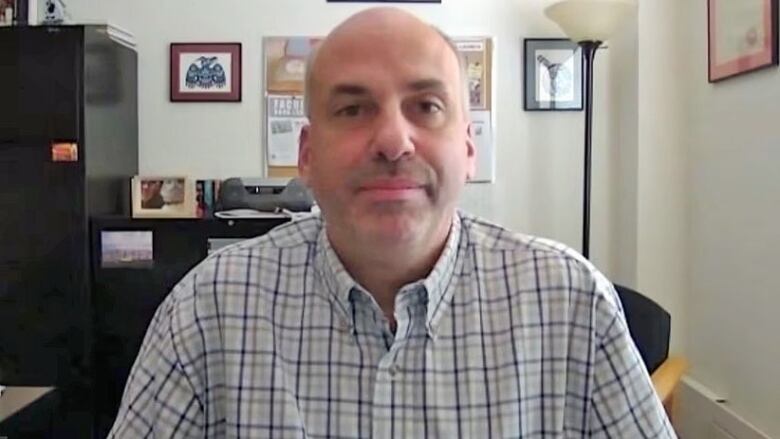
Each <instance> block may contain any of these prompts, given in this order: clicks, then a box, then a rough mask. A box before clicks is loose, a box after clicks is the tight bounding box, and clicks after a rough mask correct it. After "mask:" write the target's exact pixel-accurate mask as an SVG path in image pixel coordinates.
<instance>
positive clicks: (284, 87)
mask: <svg viewBox="0 0 780 439" xmlns="http://www.w3.org/2000/svg"><path fill="white" fill-rule="evenodd" d="M321 41H322V38H320V37H305V36H297V37H265V38H263V52H264V59H265V92H266V93H268V94H288V95H301V96H303V85H304V84H303V83H304V80H305V76H306V59H307V58H308V57H309V54H310V53H311V51H312V50H314V48H315V47H317V45H318V44H319V43H320V42H321Z"/></svg>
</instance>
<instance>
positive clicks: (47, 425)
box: [0, 387, 58, 439]
mask: <svg viewBox="0 0 780 439" xmlns="http://www.w3.org/2000/svg"><path fill="white" fill-rule="evenodd" d="M57 398H58V396H57V391H56V388H55V387H7V388H6V389H5V391H4V392H3V394H2V395H1V396H0V437H1V438H8V439H16V438H49V437H55V434H54V423H55V412H56V410H57V405H58V399H57Z"/></svg>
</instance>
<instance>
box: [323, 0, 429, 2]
mask: <svg viewBox="0 0 780 439" xmlns="http://www.w3.org/2000/svg"><path fill="white" fill-rule="evenodd" d="M328 3H441V0H328Z"/></svg>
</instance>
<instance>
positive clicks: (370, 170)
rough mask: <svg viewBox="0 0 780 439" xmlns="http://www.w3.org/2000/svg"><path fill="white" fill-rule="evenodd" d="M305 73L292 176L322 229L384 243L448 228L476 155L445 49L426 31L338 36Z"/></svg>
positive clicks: (451, 56)
mask: <svg viewBox="0 0 780 439" xmlns="http://www.w3.org/2000/svg"><path fill="white" fill-rule="evenodd" d="M312 73H313V78H312V93H311V95H310V96H309V99H310V108H311V114H310V123H311V125H310V126H308V127H306V128H305V129H304V131H303V133H302V135H301V153H300V161H299V171H300V174H301V176H302V178H303V179H304V181H305V182H306V183H307V184H308V185H309V187H311V189H312V190H313V191H314V194H315V196H316V198H317V201H318V203H319V205H320V208H321V210H322V212H323V216H324V218H325V220H326V222H327V223H328V226H329V230H331V229H334V228H335V229H337V233H341V234H342V235H343V236H352V237H354V238H356V239H368V241H369V242H374V243H379V244H381V243H383V242H385V243H388V244H390V243H400V242H403V241H405V240H414V239H418V240H419V239H420V238H421V237H426V236H429V235H432V234H433V233H434V232H436V231H440V230H441V228H443V227H448V226H449V221H450V220H451V216H452V214H453V212H454V209H455V207H456V204H457V199H458V196H459V194H460V191H461V189H462V187H463V185H464V183H465V180H466V179H467V178H469V177H471V176H472V175H473V172H474V154H475V151H474V145H473V143H472V141H471V138H470V135H469V125H468V120H467V118H466V115H465V114H464V111H463V108H464V107H463V102H462V99H463V90H462V87H461V82H460V81H461V79H460V73H459V67H458V61H457V58H456V56H455V54H454V53H452V51H451V49H450V48H449V47H448V46H447V44H446V43H445V42H444V40H443V39H442V38H441V37H439V36H438V35H437V34H436V33H435V31H433V30H432V29H429V28H427V27H426V28H425V29H412V30H409V32H407V30H406V29H403V30H401V29H396V31H395V32H393V33H392V34H390V33H388V32H383V31H382V29H381V28H380V29H377V30H371V29H369V30H367V31H365V32H360V33H359V34H355V35H351V36H349V35H338V36H335V37H333V39H332V41H330V42H329V44H328V43H326V44H324V45H323V47H322V49H321V51H320V53H319V54H318V59H317V60H316V61H315V63H314V70H313V72H312Z"/></svg>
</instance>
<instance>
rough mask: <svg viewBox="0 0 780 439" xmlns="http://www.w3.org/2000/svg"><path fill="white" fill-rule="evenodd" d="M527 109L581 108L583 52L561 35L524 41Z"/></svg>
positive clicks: (570, 109)
mask: <svg viewBox="0 0 780 439" xmlns="http://www.w3.org/2000/svg"><path fill="white" fill-rule="evenodd" d="M523 52H524V55H523V59H524V63H523V74H524V80H525V84H524V87H523V88H524V95H525V102H524V105H523V108H525V110H526V111H577V110H582V87H583V74H582V52H581V51H580V48H579V46H578V45H577V44H576V43H573V42H572V41H571V40H567V39H563V38H527V39H525V40H524V41H523Z"/></svg>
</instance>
